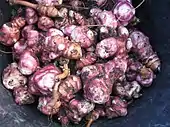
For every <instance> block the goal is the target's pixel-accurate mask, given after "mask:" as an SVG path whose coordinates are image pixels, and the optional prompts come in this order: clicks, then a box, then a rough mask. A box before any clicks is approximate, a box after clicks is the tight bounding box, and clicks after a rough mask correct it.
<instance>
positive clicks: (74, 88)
mask: <svg viewBox="0 0 170 127" xmlns="http://www.w3.org/2000/svg"><path fill="white" fill-rule="evenodd" d="M81 88H82V84H81V80H80V78H79V77H78V76H75V75H69V76H68V77H67V78H66V79H65V80H63V81H62V82H61V84H60V85H59V88H58V92H59V93H60V97H61V98H62V99H64V101H67V102H68V101H70V100H71V99H72V98H74V97H75V95H74V94H75V93H77V92H78V91H79V90H80V89H81Z"/></svg>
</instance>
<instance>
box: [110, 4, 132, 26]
mask: <svg viewBox="0 0 170 127" xmlns="http://www.w3.org/2000/svg"><path fill="white" fill-rule="evenodd" d="M113 13H114V15H115V16H116V18H117V20H118V21H120V23H121V24H122V25H124V26H126V25H127V24H128V23H129V22H130V21H131V20H132V18H133V17H134V16H135V8H134V7H133V6H132V3H131V2H129V1H119V2H117V3H116V5H115V7H114V8H113Z"/></svg>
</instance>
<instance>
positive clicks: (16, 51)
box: [13, 38, 27, 59]
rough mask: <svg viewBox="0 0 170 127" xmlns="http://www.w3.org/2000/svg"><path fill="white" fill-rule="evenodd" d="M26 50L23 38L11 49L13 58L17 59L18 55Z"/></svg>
mask: <svg viewBox="0 0 170 127" xmlns="http://www.w3.org/2000/svg"><path fill="white" fill-rule="evenodd" d="M26 48H27V44H26V43H25V40H24V39H23V38H22V39H20V40H19V41H17V42H16V43H15V44H14V47H13V51H14V55H15V58H17V59H19V58H20V55H21V54H22V53H23V52H24V50H25V49H26Z"/></svg>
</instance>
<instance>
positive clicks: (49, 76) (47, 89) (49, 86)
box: [31, 64, 61, 95]
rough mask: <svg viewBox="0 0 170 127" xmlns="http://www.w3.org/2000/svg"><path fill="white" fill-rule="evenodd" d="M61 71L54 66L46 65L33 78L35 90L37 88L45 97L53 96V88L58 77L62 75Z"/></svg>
mask: <svg viewBox="0 0 170 127" xmlns="http://www.w3.org/2000/svg"><path fill="white" fill-rule="evenodd" d="M60 73H61V70H60V69H59V68H58V67H55V66H54V65H50V64H49V65H46V66H44V67H43V68H41V69H39V70H37V71H36V72H35V73H34V74H33V77H32V82H31V83H33V84H34V88H37V89H38V90H39V91H40V93H41V94H43V95H52V91H53V87H54V84H55V81H56V78H55V77H56V75H58V74H60Z"/></svg>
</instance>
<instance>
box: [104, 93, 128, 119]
mask: <svg viewBox="0 0 170 127" xmlns="http://www.w3.org/2000/svg"><path fill="white" fill-rule="evenodd" d="M127 105H128V104H127V102H126V100H123V99H121V98H120V97H117V96H116V97H111V98H110V100H109V101H108V102H107V103H106V106H105V109H106V116H107V118H109V119H111V118H115V117H120V116H126V115H127Z"/></svg>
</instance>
